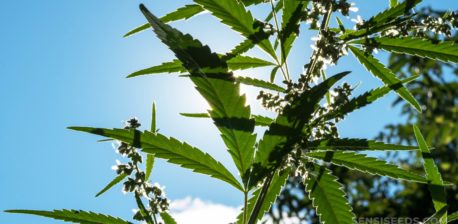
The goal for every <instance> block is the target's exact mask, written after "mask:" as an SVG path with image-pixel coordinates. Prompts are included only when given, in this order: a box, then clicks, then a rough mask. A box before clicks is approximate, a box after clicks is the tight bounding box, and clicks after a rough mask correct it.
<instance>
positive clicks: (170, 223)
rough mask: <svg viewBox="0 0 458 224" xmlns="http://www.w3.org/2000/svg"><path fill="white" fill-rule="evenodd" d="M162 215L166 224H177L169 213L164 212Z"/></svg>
mask: <svg viewBox="0 0 458 224" xmlns="http://www.w3.org/2000/svg"><path fill="white" fill-rule="evenodd" d="M160 215H161V218H162V221H164V224H177V222H176V221H175V219H173V217H172V216H171V215H170V214H169V213H167V212H162V213H161V214H160Z"/></svg>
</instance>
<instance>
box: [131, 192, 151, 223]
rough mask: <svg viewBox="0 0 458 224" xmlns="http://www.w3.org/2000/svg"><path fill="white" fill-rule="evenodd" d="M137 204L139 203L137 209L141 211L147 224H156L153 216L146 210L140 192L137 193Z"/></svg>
mask: <svg viewBox="0 0 458 224" xmlns="http://www.w3.org/2000/svg"><path fill="white" fill-rule="evenodd" d="M135 202H136V203H137V207H138V209H139V210H140V214H141V216H142V218H143V220H145V221H146V223H147V224H154V221H153V218H152V217H151V214H150V213H149V212H148V210H146V207H145V205H144V204H143V202H142V199H141V198H140V195H139V193H138V192H135Z"/></svg>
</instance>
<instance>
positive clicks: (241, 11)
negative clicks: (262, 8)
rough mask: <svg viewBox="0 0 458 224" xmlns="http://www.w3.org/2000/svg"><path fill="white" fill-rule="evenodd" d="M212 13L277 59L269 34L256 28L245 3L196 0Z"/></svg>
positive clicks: (229, 0) (235, 0)
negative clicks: (268, 38)
mask: <svg viewBox="0 0 458 224" xmlns="http://www.w3.org/2000/svg"><path fill="white" fill-rule="evenodd" d="M194 2H196V3H198V4H200V5H202V7H204V8H205V9H206V10H208V11H210V12H211V13H212V14H213V15H214V16H215V17H217V18H219V19H220V20H221V22H222V23H224V24H226V25H228V26H229V27H231V28H232V29H233V30H235V31H237V32H239V33H240V34H241V35H243V36H244V37H245V38H247V39H250V40H251V41H252V42H254V43H256V44H258V45H259V47H260V48H261V49H263V50H264V51H265V52H267V53H268V54H269V55H270V56H272V57H273V58H276V54H275V51H274V49H273V47H272V44H271V43H270V42H269V41H268V40H267V39H266V36H268V34H266V33H264V32H262V28H261V27H256V26H255V25H256V24H259V23H257V21H256V20H255V19H254V18H253V16H252V15H251V12H250V11H247V10H246V9H245V6H244V5H243V3H241V2H240V1H238V0H194Z"/></svg>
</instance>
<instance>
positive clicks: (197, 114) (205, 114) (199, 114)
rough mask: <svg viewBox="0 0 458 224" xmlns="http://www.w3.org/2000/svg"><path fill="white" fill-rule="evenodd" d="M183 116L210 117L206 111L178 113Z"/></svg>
mask: <svg viewBox="0 0 458 224" xmlns="http://www.w3.org/2000/svg"><path fill="white" fill-rule="evenodd" d="M180 115H181V116H184V117H193V118H210V115H209V114H208V113H180Z"/></svg>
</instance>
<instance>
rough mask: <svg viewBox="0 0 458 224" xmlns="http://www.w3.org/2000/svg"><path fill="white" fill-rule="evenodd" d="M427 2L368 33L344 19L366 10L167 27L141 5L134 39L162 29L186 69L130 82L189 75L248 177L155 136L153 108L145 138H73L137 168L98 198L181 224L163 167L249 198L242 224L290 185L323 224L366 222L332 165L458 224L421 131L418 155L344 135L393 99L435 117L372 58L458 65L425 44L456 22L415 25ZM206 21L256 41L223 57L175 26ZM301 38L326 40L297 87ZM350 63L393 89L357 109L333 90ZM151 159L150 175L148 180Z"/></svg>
mask: <svg viewBox="0 0 458 224" xmlns="http://www.w3.org/2000/svg"><path fill="white" fill-rule="evenodd" d="M420 2H421V0H406V1H404V2H398V1H396V0H391V1H390V8H389V9H387V10H385V11H382V12H380V13H378V14H376V15H374V16H373V17H371V18H370V19H368V20H366V21H365V20H362V19H360V18H358V19H357V20H356V22H357V24H356V26H355V27H354V28H348V27H345V25H344V24H345V23H343V22H342V20H341V17H342V18H344V17H347V16H349V13H350V11H355V10H356V8H355V7H354V5H353V4H351V3H348V2H347V1H346V0H321V1H319V0H310V1H308V0H302V1H301V0H279V1H276V2H274V1H272V0H271V1H266V0H194V3H195V4H191V5H186V6H184V7H181V8H179V9H177V10H176V11H174V12H172V13H169V14H167V15H165V16H164V17H162V18H158V17H156V16H155V15H154V14H152V13H151V12H150V11H149V10H148V9H147V8H146V7H145V6H144V5H140V10H141V12H142V13H143V14H144V16H145V18H146V20H147V21H148V23H147V24H145V25H142V26H140V27H138V28H136V29H134V30H132V31H131V32H129V33H128V34H126V36H130V35H132V34H135V33H138V32H139V31H142V30H146V29H150V28H152V30H153V31H154V33H155V34H156V36H157V37H158V38H159V40H160V41H162V42H163V43H164V44H165V45H167V46H168V47H169V48H170V50H171V51H172V52H173V53H174V54H175V56H176V60H173V61H170V62H165V63H163V64H161V65H158V66H154V67H151V68H147V69H144V70H141V71H138V72H135V73H132V74H131V75H129V77H135V76H140V75H146V74H154V73H180V74H181V75H182V76H183V77H184V78H187V79H189V80H190V81H191V82H193V83H194V85H195V87H196V89H197V91H198V92H199V93H200V94H201V95H202V97H203V98H204V99H205V100H206V101H207V102H208V104H209V105H210V109H209V110H208V111H207V112H205V113H199V114H183V115H184V116H189V117H208V118H210V119H212V120H213V122H214V124H215V125H216V127H217V128H218V130H219V132H220V133H221V138H222V140H223V141H224V143H225V145H226V147H227V150H228V152H229V154H230V156H231V157H232V160H233V162H234V164H235V166H236V168H237V170H238V175H237V176H236V175H234V174H232V173H231V172H230V171H229V170H228V169H227V168H226V167H225V166H224V165H223V164H221V163H220V162H218V161H217V160H215V159H214V158H212V157H211V155H209V154H207V153H205V152H204V151H202V150H200V149H198V148H196V147H193V146H191V145H189V144H188V143H184V142H181V141H179V140H177V139H175V138H172V137H168V136H165V135H163V134H161V133H159V132H158V130H157V128H156V124H155V113H156V110H155V108H153V122H152V124H151V127H150V128H149V129H148V130H145V131H141V130H139V127H140V123H139V122H138V120H137V119H135V118H133V119H130V120H128V122H127V124H126V126H125V127H124V128H122V129H106V128H92V127H70V129H72V130H76V131H82V132H87V133H91V134H96V135H100V136H103V137H105V138H108V139H104V140H108V141H117V142H118V143H119V144H118V147H117V152H118V153H120V154H121V155H123V156H125V157H127V158H128V159H129V160H130V161H129V162H128V163H125V164H123V163H119V164H117V165H116V166H115V167H114V169H115V170H116V173H117V176H116V177H115V179H114V180H113V181H112V182H111V183H109V184H108V185H107V187H106V188H104V189H103V190H102V191H101V192H100V193H99V194H98V195H100V194H102V193H104V192H105V191H107V190H108V189H110V188H111V187H113V186H115V185H116V184H117V183H121V182H123V189H124V191H126V192H131V193H132V194H133V196H134V198H135V200H136V202H137V204H138V212H136V214H135V215H134V217H133V218H134V219H135V220H138V221H141V222H146V223H149V224H157V223H161V222H163V223H166V224H169V223H175V221H174V219H173V217H172V216H171V215H170V213H169V212H168V205H169V201H168V199H167V198H166V197H165V194H164V192H163V189H162V188H161V187H160V186H158V185H152V184H150V183H149V177H150V174H151V170H152V167H153V163H154V159H156V158H160V159H165V160H167V161H168V162H170V163H173V164H176V165H179V166H181V167H183V168H186V169H190V170H192V171H194V172H196V173H200V174H205V175H209V176H210V177H212V178H215V179H219V180H221V181H224V182H226V183H227V184H229V185H231V186H233V187H234V188H235V189H237V190H239V191H240V197H241V198H243V199H244V205H243V207H242V209H241V211H240V215H239V216H238V217H234V220H236V222H237V223H241V224H254V223H257V222H259V221H261V220H262V218H263V215H264V214H265V213H266V212H267V211H268V210H269V209H270V207H271V205H272V203H273V202H275V199H276V198H277V196H278V194H279V193H280V191H281V189H282V187H283V186H284V185H285V183H286V180H287V179H288V177H290V176H291V177H296V178H298V179H300V180H301V181H302V182H303V183H304V186H305V188H304V189H303V190H304V191H305V192H306V194H307V196H308V197H309V198H310V199H311V200H312V201H313V206H314V208H315V213H316V215H317V216H318V217H319V219H320V221H321V222H322V223H355V222H358V219H357V218H356V217H355V215H354V214H353V212H352V208H351V207H350V206H349V204H348V202H347V199H346V197H345V193H344V191H343V190H342V185H341V184H340V183H339V181H338V178H337V177H336V176H334V175H333V174H332V169H330V166H331V165H333V166H343V167H346V168H348V169H351V170H357V171H360V172H365V173H369V174H373V175H379V176H384V177H388V178H394V179H399V180H406V181H413V182H418V183H422V184H426V185H428V186H429V189H430V191H431V197H432V200H433V202H434V208H435V211H436V213H435V214H431V215H432V216H431V218H430V219H429V220H427V222H430V223H447V222H448V221H452V220H455V219H457V216H458V215H457V213H454V214H452V215H448V213H447V203H446V197H445V187H446V186H447V185H450V183H448V182H445V181H444V180H442V178H441V175H440V173H439V172H438V169H437V167H436V165H435V163H434V159H433V158H432V157H431V156H430V150H431V149H432V148H430V147H429V146H428V145H427V144H426V143H425V140H424V139H423V137H422V135H421V133H420V130H419V129H418V128H417V127H413V130H414V133H415V136H416V138H417V141H418V146H406V145H395V144H387V143H383V142H378V141H374V140H366V139H348V138H339V135H338V131H337V128H336V123H337V122H339V121H341V120H342V119H344V117H345V116H346V115H347V114H349V113H351V112H352V111H354V110H356V109H359V108H361V107H364V106H366V105H369V104H371V103H372V102H374V101H376V100H378V99H380V98H381V97H383V96H384V95H386V94H388V93H389V92H390V91H394V92H395V93H396V94H398V95H399V96H400V97H401V98H402V99H404V100H405V101H406V102H408V103H409V104H410V105H411V106H412V107H413V108H414V109H415V110H417V111H418V112H419V113H420V112H421V111H422V110H427V108H422V107H421V105H420V104H419V103H418V102H417V100H416V99H415V98H414V97H413V96H412V94H411V93H410V92H409V91H408V90H407V89H406V88H405V87H404V84H405V83H407V82H410V81H412V80H414V79H415V78H417V76H411V77H408V78H405V79H403V80H400V79H399V78H398V77H396V76H395V74H394V73H393V72H392V71H391V70H390V69H389V68H387V67H386V66H384V65H383V64H382V63H381V62H380V61H378V59H376V58H375V57H374V56H373V53H374V51H376V50H385V51H388V52H396V53H399V54H408V55H415V56H419V57H426V58H430V59H433V60H440V61H444V62H454V63H458V45H455V43H454V42H451V41H436V42H431V41H429V40H426V39H424V38H423V37H424V35H439V36H448V35H450V34H451V32H453V30H454V29H456V27H457V20H456V15H455V14H453V13H449V14H447V17H446V18H441V20H425V21H422V22H418V23H414V22H413V21H415V20H414V19H412V18H413V17H415V14H414V13H413V11H412V9H413V7H415V6H416V5H417V4H418V3H420ZM260 4H268V5H269V6H270V8H271V10H270V12H269V13H268V15H267V16H266V18H265V19H264V20H258V19H255V18H254V17H253V16H252V14H251V12H250V11H249V10H248V9H247V8H246V7H248V6H254V5H260ZM203 11H208V12H210V13H211V14H212V15H213V16H215V17H217V18H218V19H219V20H220V21H221V23H223V24H225V25H227V26H229V27H230V28H232V29H233V30H234V31H236V32H238V33H239V34H241V35H242V36H243V37H244V38H245V40H244V41H243V42H241V43H240V44H238V45H237V46H235V47H234V48H233V50H231V51H230V52H227V53H215V52H213V51H211V49H210V48H209V47H208V46H207V45H204V44H202V43H201V42H200V41H199V40H197V39H195V38H193V37H192V36H191V35H189V34H183V33H182V32H180V31H179V30H177V29H175V28H173V27H172V26H170V25H168V24H167V23H168V22H171V21H176V20H180V19H188V18H191V17H193V16H196V15H198V14H200V13H201V12H203ZM278 15H281V18H280V16H278ZM333 19H335V20H336V24H337V25H336V27H332V25H331V24H333V23H331V20H333ZM301 26H306V27H307V28H309V29H310V30H314V31H316V33H317V36H316V37H314V40H315V44H314V45H313V46H312V48H313V53H312V55H311V57H310V60H308V61H306V62H305V65H304V72H303V73H302V74H300V75H298V76H294V75H291V74H290V70H289V67H288V60H287V59H288V55H289V53H290V51H291V49H292V47H293V43H294V41H295V40H296V39H297V37H298V36H299V30H300V28H301ZM254 47H259V48H260V49H261V50H263V51H264V52H265V53H266V54H267V55H268V56H270V57H271V59H272V61H266V60H263V59H260V58H256V57H251V56H247V55H246V54H245V53H246V52H247V51H249V50H250V49H252V48H254ZM348 52H351V55H352V56H354V57H356V59H357V60H358V61H359V62H360V64H361V66H364V67H365V68H366V69H367V70H368V71H369V73H371V74H372V75H373V76H375V77H377V78H379V79H380V80H381V81H382V82H383V86H381V87H379V88H376V89H373V90H370V91H368V92H366V93H364V94H362V95H360V96H356V97H353V98H352V97H351V96H350V95H351V92H352V91H353V89H354V88H355V87H354V86H351V85H350V84H347V83H342V84H341V85H339V86H337V87H333V86H334V85H335V84H336V83H338V82H339V81H341V80H342V79H343V78H344V77H345V76H346V75H348V74H349V73H350V71H343V72H341V73H338V74H336V75H333V76H330V77H329V78H328V77H327V75H326V68H327V67H328V66H331V65H337V63H338V61H339V60H340V59H341V58H342V57H345V56H347V55H348ZM263 66H271V68H272V72H271V73H270V79H269V80H268V81H267V80H262V79H255V78H252V77H246V76H237V75H235V74H234V71H235V70H244V69H251V68H256V67H263ZM277 72H279V73H280V74H282V76H283V82H282V83H275V82H274V80H275V76H276V74H277ZM293 78H294V79H295V80H296V81H295V80H293ZM241 85H251V86H255V87H259V88H261V89H262V91H260V93H259V96H258V99H259V100H260V101H261V103H262V105H263V106H264V107H265V108H266V109H268V110H272V111H274V112H276V114H277V115H276V117H274V118H270V117H265V116H261V115H254V114H252V113H251V110H250V106H249V105H247V102H246V98H245V96H244V95H241V94H240V86H241ZM256 126H263V127H264V128H265V132H264V134H262V136H261V137H260V140H259V141H257V134H259V133H255V131H254V130H255V127H256ZM376 150H380V151H397V150H410V151H417V152H418V153H419V154H421V155H422V158H423V160H424V172H423V173H417V172H414V171H412V170H409V169H408V168H406V167H404V168H401V167H399V166H396V165H394V164H390V163H387V161H384V160H381V159H378V158H374V157H371V156H369V155H366V154H364V152H370V151H376ZM143 154H144V155H143ZM369 154H370V153H369ZM144 157H146V162H145V163H146V165H145V166H144V170H143V169H142V168H143V165H142V162H143V160H144V159H145V158H144ZM8 212H13V213H26V214H34V215H40V216H45V217H50V218H55V219H59V220H64V221H69V222H75V223H130V222H129V221H124V220H122V219H120V218H114V217H111V216H108V215H102V214H97V213H92V212H85V211H79V210H54V211H32V210H9V211H8ZM202 218H205V217H202ZM447 219H448V220H447Z"/></svg>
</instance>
